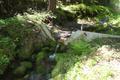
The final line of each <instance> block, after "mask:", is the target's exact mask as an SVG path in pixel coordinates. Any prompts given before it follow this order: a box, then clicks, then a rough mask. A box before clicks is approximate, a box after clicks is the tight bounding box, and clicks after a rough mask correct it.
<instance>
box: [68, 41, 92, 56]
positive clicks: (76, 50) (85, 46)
mask: <svg viewBox="0 0 120 80" xmlns="http://www.w3.org/2000/svg"><path fill="white" fill-rule="evenodd" d="M68 51H69V52H70V53H72V54H77V55H84V54H90V53H91V51H92V47H91V45H90V44H89V43H88V42H86V41H84V40H80V41H78V42H73V43H71V45H70V49H69V50H68Z"/></svg>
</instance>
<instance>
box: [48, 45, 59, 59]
mask: <svg viewBox="0 0 120 80" xmlns="http://www.w3.org/2000/svg"><path fill="white" fill-rule="evenodd" d="M59 46H60V45H59V44H57V45H56V47H55V50H54V53H53V54H52V55H50V56H49V59H50V60H54V59H55V57H56V53H57V50H58V48H59Z"/></svg>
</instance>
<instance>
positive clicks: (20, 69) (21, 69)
mask: <svg viewBox="0 0 120 80" xmlns="http://www.w3.org/2000/svg"><path fill="white" fill-rule="evenodd" d="M25 72H26V68H25V67H23V66H19V67H17V68H16V69H15V70H14V74H15V75H16V76H19V77H20V76H23V75H24V74H25Z"/></svg>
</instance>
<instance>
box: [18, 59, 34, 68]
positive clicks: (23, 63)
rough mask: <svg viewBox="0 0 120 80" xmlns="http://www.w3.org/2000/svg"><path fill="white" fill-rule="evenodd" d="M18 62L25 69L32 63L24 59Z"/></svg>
mask: <svg viewBox="0 0 120 80" xmlns="http://www.w3.org/2000/svg"><path fill="white" fill-rule="evenodd" d="M20 64H21V66H23V67H25V68H26V69H30V68H32V63H31V62H28V61H24V62H21V63H20Z"/></svg>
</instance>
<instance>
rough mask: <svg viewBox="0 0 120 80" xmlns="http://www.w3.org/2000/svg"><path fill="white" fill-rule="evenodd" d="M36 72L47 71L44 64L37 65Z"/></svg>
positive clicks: (42, 72)
mask: <svg viewBox="0 0 120 80" xmlns="http://www.w3.org/2000/svg"><path fill="white" fill-rule="evenodd" d="M36 72H37V73H39V74H44V73H45V72H46V69H45V67H44V66H43V65H37V66H36Z"/></svg>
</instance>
